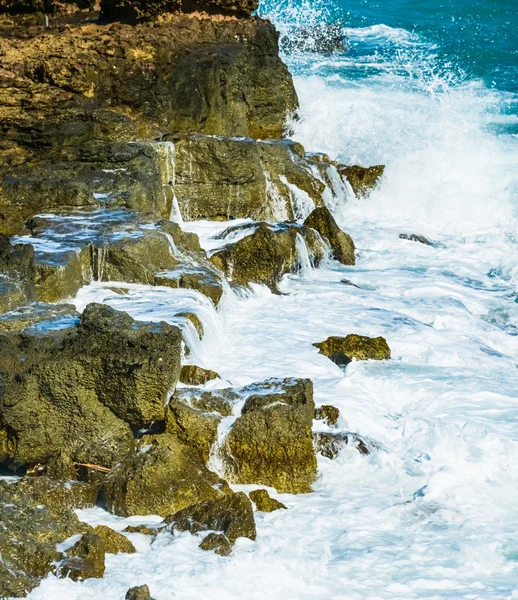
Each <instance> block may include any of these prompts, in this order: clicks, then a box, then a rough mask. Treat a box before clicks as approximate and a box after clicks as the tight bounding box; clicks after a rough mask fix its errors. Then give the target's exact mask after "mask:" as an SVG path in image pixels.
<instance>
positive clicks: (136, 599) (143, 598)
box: [125, 585, 153, 600]
mask: <svg viewBox="0 0 518 600" xmlns="http://www.w3.org/2000/svg"><path fill="white" fill-rule="evenodd" d="M125 600H153V598H151V594H150V593H149V588H148V586H147V585H139V586H138V587H134V588H131V589H130V590H128V591H127V592H126V597H125Z"/></svg>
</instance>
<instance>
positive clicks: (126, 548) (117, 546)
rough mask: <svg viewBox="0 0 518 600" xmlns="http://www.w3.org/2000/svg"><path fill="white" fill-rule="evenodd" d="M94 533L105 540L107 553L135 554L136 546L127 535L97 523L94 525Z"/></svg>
mask: <svg viewBox="0 0 518 600" xmlns="http://www.w3.org/2000/svg"><path fill="white" fill-rule="evenodd" d="M94 533H95V535H98V536H99V537H100V538H101V540H102V541H103V543H104V549H105V552H106V553H107V554H134V553H135V552H136V550H135V546H134V545H133V544H132V543H131V542H130V541H129V540H128V538H127V537H126V536H124V535H122V533H119V532H118V531H114V530H113V529H111V528H110V527H106V525H97V526H96V527H94Z"/></svg>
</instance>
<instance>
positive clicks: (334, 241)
mask: <svg viewBox="0 0 518 600" xmlns="http://www.w3.org/2000/svg"><path fill="white" fill-rule="evenodd" d="M304 225H306V227H310V228H311V229H314V230H315V231H317V232H318V233H319V234H320V235H321V236H322V238H323V239H324V240H326V241H327V242H328V243H329V245H330V247H331V255H332V257H333V258H334V259H335V260H337V261H338V262H341V263H342V264H344V265H354V264H355V257H354V251H355V246H354V242H353V240H352V238H351V236H350V235H348V234H347V233H345V232H344V231H342V230H341V229H340V227H338V224H337V223H336V221H335V219H334V217H333V215H332V214H331V213H330V212H329V209H328V208H326V207H325V206H321V207H319V208H316V209H315V210H314V211H313V212H312V213H311V214H310V215H309V216H308V217H307V219H306V220H305V221H304Z"/></svg>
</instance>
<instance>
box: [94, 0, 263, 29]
mask: <svg viewBox="0 0 518 600" xmlns="http://www.w3.org/2000/svg"><path fill="white" fill-rule="evenodd" d="M258 5H259V3H258V2H257V0H190V1H185V0H102V2H101V18H103V19H105V20H107V21H123V22H125V23H132V24H135V23H140V22H145V21H154V20H156V19H158V18H159V17H164V16H165V17H166V16H167V15H168V13H171V12H175V11H182V12H194V11H206V12H209V13H212V14H221V15H235V16H238V17H242V16H249V15H250V14H251V13H252V12H253V11H254V10H257V7H258Z"/></svg>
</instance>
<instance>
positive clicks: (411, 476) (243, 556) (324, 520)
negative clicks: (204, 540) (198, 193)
mask: <svg viewBox="0 0 518 600" xmlns="http://www.w3.org/2000/svg"><path fill="white" fill-rule="evenodd" d="M260 13H261V14H262V15H264V16H267V17H269V18H271V19H272V20H273V21H274V22H275V24H276V25H277V27H278V28H279V29H280V30H281V32H282V31H291V32H293V30H294V29H296V28H301V27H302V28H308V27H311V26H312V25H314V24H316V23H323V22H325V23H338V22H339V23H340V25H341V27H343V31H344V34H345V35H346V36H347V39H348V46H349V48H348V50H347V51H346V52H336V53H333V54H330V55H318V54H307V53H306V54H298V55H297V54H296V53H295V54H291V55H287V56H285V57H284V58H285V60H286V62H287V63H288V65H289V67H290V70H291V71H292V73H293V74H294V78H295V79H294V80H295V85H296V88H297V92H298V94H299V98H300V104H301V106H300V110H299V112H298V117H297V118H294V119H293V121H292V123H291V129H292V137H293V138H294V139H296V140H298V141H301V142H302V143H303V144H304V145H305V147H306V150H308V151H316V152H318V151H320V152H327V153H328V154H329V155H330V157H331V158H333V159H336V160H338V161H340V162H343V163H346V164H355V163H358V164H361V165H374V164H379V163H381V164H385V165H386V173H385V176H384V178H383V180H382V181H381V183H380V185H379V187H378V189H377V190H376V191H375V192H373V193H372V194H371V196H370V197H369V198H366V199H357V200H352V201H351V200H349V202H348V203H347V204H345V199H344V202H343V205H342V206H338V207H337V209H336V214H337V216H339V218H340V222H341V225H342V226H343V227H344V228H345V229H346V230H347V231H348V232H349V233H350V234H351V235H352V236H353V238H354V240H355V242H356V245H357V248H358V250H357V264H356V266H354V267H341V266H339V265H337V264H329V265H328V266H327V267H326V268H320V269H312V270H311V272H310V276H308V272H307V271H308V270H307V269H306V270H302V271H301V272H300V273H299V274H297V275H293V276H289V277H287V278H285V280H284V281H283V282H282V284H281V288H282V291H283V292H285V293H284V294H283V295H272V294H271V293H270V292H269V291H268V290H266V289H265V288H262V287H260V286H257V287H255V288H254V294H252V295H248V296H244V297H240V298H236V297H230V296H229V295H227V297H226V298H225V301H224V303H223V304H224V309H223V310H222V311H220V317H219V318H220V319H221V320H222V328H223V331H222V332H221V333H220V335H221V340H220V343H219V345H218V352H217V353H215V352H212V353H211V352H205V353H204V354H203V353H202V352H200V355H203V357H204V359H205V360H206V364H205V365H204V366H207V367H209V368H211V369H214V370H216V371H218V372H219V373H220V375H221V377H222V378H223V380H224V383H223V384H224V385H230V384H232V385H245V384H248V383H251V382H253V381H258V380H261V379H264V378H267V377H288V376H297V377H310V378H311V379H312V380H313V381H314V384H315V400H316V402H317V404H322V403H330V404H333V405H335V406H338V407H339V408H340V411H341V415H342V417H341V421H340V423H339V427H340V430H343V431H351V432H354V433H357V434H359V435H361V436H364V437H368V438H369V439H371V440H373V441H375V442H376V443H377V445H378V447H379V450H377V451H376V452H374V453H373V454H371V455H370V456H361V455H360V454H359V453H358V452H357V451H356V450H355V449H353V448H346V449H345V450H344V451H343V452H342V453H341V455H340V456H339V457H338V458H337V459H335V460H334V461H330V460H328V459H325V458H320V459H319V476H318V479H317V481H316V482H315V485H314V492H313V493H312V494H307V495H301V496H290V495H278V494H276V493H275V491H274V490H271V492H272V494H273V495H275V496H276V497H278V498H279V499H281V500H282V501H283V502H284V503H285V504H286V506H287V507H288V510H286V511H277V512H274V513H270V514H267V513H256V518H257V529H258V535H257V541H256V542H251V541H249V540H246V539H242V540H239V541H238V543H237V545H236V549H235V550H234V552H233V554H232V555H231V556H230V557H228V558H223V557H219V556H217V555H215V554H213V553H210V552H203V551H202V550H200V549H198V544H199V539H198V538H197V537H195V536H191V535H190V534H188V533H184V534H181V535H179V536H177V537H172V536H171V535H170V534H169V533H162V534H160V535H159V536H158V538H157V540H156V542H155V543H154V544H152V545H150V543H149V540H148V538H145V537H144V536H141V535H140V534H132V535H131V536H130V537H131V539H132V541H134V542H135V544H136V546H137V549H138V552H137V553H136V554H133V555H119V556H110V557H108V559H107V571H106V577H105V579H102V580H87V581H85V582H83V583H74V582H72V581H70V580H57V579H56V578H54V577H53V576H49V577H48V578H47V579H46V580H45V581H44V582H43V584H42V585H41V586H40V587H39V588H38V589H36V590H35V591H34V592H33V593H32V594H31V595H30V598H31V600H42V599H45V600H49V599H50V598H52V599H53V600H55V599H57V600H64V599H65V598H66V599H67V600H79V599H81V600H83V599H94V598H95V599H101V598H102V599H103V600H112V599H113V600H120V599H121V598H123V597H124V594H125V592H126V590H127V589H128V587H130V586H134V585H141V584H148V585H149V587H150V589H151V593H152V596H153V597H154V598H156V599H157V600H170V599H177V600H180V599H182V600H186V599H201V600H209V599H210V600H227V599H231V598H232V599H234V598H235V599H238V598H246V599H247V600H250V599H256V600H264V599H265V598H268V599H270V600H274V599H278V600H286V599H289V600H309V599H318V600H331V599H333V600H335V599H336V600H375V599H376V600H399V599H407V598H409V599H410V598H412V599H414V598H415V599H417V598H419V599H427V600H439V599H441V600H442V599H455V600H460V599H466V600H467V599H480V600H497V599H510V598H518V569H517V566H518V562H517V561H518V227H517V220H516V218H517V206H518V101H517V99H518V96H517V93H518V56H517V52H518V9H517V6H516V2H515V1H513V2H511V1H501V0H500V1H496V0H494V1H488V0H487V1H482V0H469V1H468V0H450V1H446V0H439V1H433V0H427V1H421V0H414V1H410V0H406V1H403V0H391V1H390V2H389V1H386V2H383V1H381V0H379V1H378V2H373V1H371V0H341V2H339V3H336V4H330V3H329V2H326V3H325V4H324V3H322V4H319V3H318V2H315V1H311V2H308V1H302V2H300V1H299V2H291V0H288V1H279V0H266V1H264V2H263V3H262V5H261V8H260ZM186 226H187V224H186ZM189 227H190V229H192V230H197V231H199V232H200V233H201V234H202V235H201V239H202V241H203V243H204V244H205V245H206V247H207V248H209V249H214V247H215V246H216V245H217V243H218V242H215V240H214V239H211V232H213V233H217V232H218V231H221V224H216V225H215V226H214V229H213V230H211V227H212V226H211V224H209V223H206V222H205V223H200V224H191V225H189ZM401 233H417V234H421V235H426V236H427V237H428V238H429V239H430V241H431V242H432V243H433V245H430V246H427V245H422V244H419V243H416V242H411V241H408V240H402V239H400V238H399V234H401ZM343 279H348V280H350V281H352V282H353V283H354V284H355V285H356V286H358V287H353V286H350V285H346V284H344V283H342V282H341V281H342V280H343ZM150 293H151V292H150V291H147V292H146V291H144V290H143V291H142V296H141V302H139V297H138V294H136V293H135V292H134V293H133V296H132V301H131V302H128V303H126V305H125V306H126V307H127V309H128V310H129V312H130V313H131V312H133V313H134V314H135V316H137V317H138V318H146V316H147V318H158V316H159V318H160V319H165V320H168V313H167V311H168V304H167V303H161V304H160V306H159V307H156V310H155V308H154V304H153V302H152V301H151V302H150V298H151V296H150V295H149V294H150ZM85 298H88V299H89V300H95V299H96V298H98V299H101V300H103V301H106V302H108V303H110V302H111V301H112V300H113V302H115V303H116V302H119V303H120V300H116V299H112V300H111V299H110V296H107V295H106V292H105V291H103V290H102V289H101V288H99V289H98V291H96V290H95V289H92V288H90V289H89V290H86V291H85V290H83V291H82V292H81V294H80V298H79V300H78V304H81V302H83V301H84V299H85ZM154 313H156V314H154ZM173 313H174V310H172V309H171V315H170V320H171V321H172V322H174V314H173ZM211 318H212V317H211ZM348 333H360V334H365V335H371V336H377V335H383V336H385V337H386V339H387V340H388V343H389V345H390V346H391V348H392V360H391V361H386V362H379V363H371V362H367V363H360V362H353V363H352V364H350V365H349V366H348V367H347V370H346V371H344V370H341V369H339V368H338V367H337V366H335V365H334V364H333V363H332V362H330V361H329V360H328V359H326V358H325V357H323V356H321V355H319V354H318V353H317V350H316V348H314V347H313V345H312V344H313V343H314V342H319V341H322V340H323V339H325V338H326V337H327V336H329V335H346V334H348ZM211 343H212V344H213V341H212V342H211ZM202 344H203V342H202ZM207 350H210V347H208V348H207ZM220 384H221V382H220ZM220 384H218V385H220ZM223 384H221V385H223ZM252 487H253V486H252ZM241 489H243V488H241ZM244 489H249V488H244ZM80 516H81V518H83V519H85V520H87V521H89V522H91V523H93V524H97V523H104V524H108V525H110V526H112V527H114V528H116V529H118V530H121V529H123V528H124V527H125V526H126V524H127V523H128V521H129V522H133V523H134V522H152V523H156V522H157V519H156V518H150V517H147V518H142V519H139V518H136V517H133V518H132V519H130V520H125V519H120V518H117V517H113V516H111V515H109V514H108V513H105V512H104V511H102V510H101V509H94V510H89V511H81V512H80Z"/></svg>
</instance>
